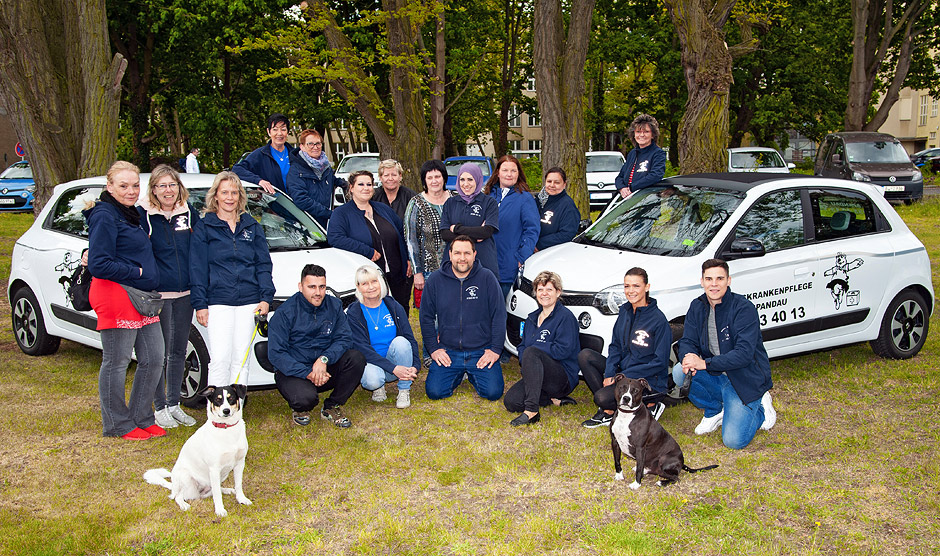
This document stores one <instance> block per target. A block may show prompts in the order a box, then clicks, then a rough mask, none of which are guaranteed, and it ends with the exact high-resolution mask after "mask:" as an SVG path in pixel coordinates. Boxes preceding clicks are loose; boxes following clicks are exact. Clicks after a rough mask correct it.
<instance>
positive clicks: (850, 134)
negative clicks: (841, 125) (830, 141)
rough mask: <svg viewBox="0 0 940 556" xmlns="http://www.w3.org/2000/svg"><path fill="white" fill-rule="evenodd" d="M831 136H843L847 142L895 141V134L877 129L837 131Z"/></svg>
mask: <svg viewBox="0 0 940 556" xmlns="http://www.w3.org/2000/svg"><path fill="white" fill-rule="evenodd" d="M829 136H830V137H841V138H842V140H843V141H845V142H846V143H867V142H869V141H895V140H896V139H895V138H894V135H889V134H887V133H878V132H875V131H837V132H836V133H830V134H829Z"/></svg>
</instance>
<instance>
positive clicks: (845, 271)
mask: <svg viewBox="0 0 940 556" xmlns="http://www.w3.org/2000/svg"><path fill="white" fill-rule="evenodd" d="M863 264H865V261H863V260H862V258H861V257H857V258H856V259H854V260H853V261H852V262H849V260H848V258H847V257H846V256H845V253H838V254H836V263H835V264H834V265H833V266H832V267H831V268H829V269H828V270H826V271H825V272H823V275H824V276H831V278H830V279H829V283H828V284H826V287H827V288H829V291H830V292H831V293H832V301H833V302H834V303H835V306H836V310H839V308H840V307H841V306H842V299H843V298H844V297H845V296H846V295H849V296H851V297H850V299H849V300H848V303H846V305H858V298H859V291H858V290H854V291H851V292H850V291H849V271H852V270H855V269H856V268H858V267H860V266H862V265H863Z"/></svg>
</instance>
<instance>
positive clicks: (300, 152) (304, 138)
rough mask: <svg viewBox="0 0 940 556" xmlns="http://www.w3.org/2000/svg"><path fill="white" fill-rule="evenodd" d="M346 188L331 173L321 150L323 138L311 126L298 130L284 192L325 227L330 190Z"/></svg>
mask: <svg viewBox="0 0 940 556" xmlns="http://www.w3.org/2000/svg"><path fill="white" fill-rule="evenodd" d="M337 186H339V187H346V180H344V179H343V178H337V177H336V176H335V175H334V174H333V168H332V166H330V161H329V159H327V158H326V155H325V154H324V153H323V138H322V137H321V136H320V134H319V133H317V132H316V131H315V130H313V129H306V130H304V131H302V132H301V133H300V148H297V149H294V150H292V151H291V152H290V170H288V171H287V194H288V195H290V196H291V199H293V200H294V204H295V205H297V206H298V207H300V209H301V210H304V211H306V212H307V214H309V215H310V216H312V217H313V218H314V219H316V221H317V222H319V223H320V225H321V226H323V227H324V228H326V224H327V221H329V219H330V214H332V212H333V211H332V210H331V208H330V207H331V206H332V205H333V190H334V189H335V188H336V187H337Z"/></svg>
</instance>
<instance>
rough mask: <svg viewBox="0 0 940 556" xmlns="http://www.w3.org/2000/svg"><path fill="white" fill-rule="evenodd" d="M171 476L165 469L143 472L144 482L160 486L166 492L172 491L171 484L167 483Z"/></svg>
mask: <svg viewBox="0 0 940 556" xmlns="http://www.w3.org/2000/svg"><path fill="white" fill-rule="evenodd" d="M172 476H173V475H172V474H171V473H170V472H169V471H167V470H166V469H163V468H160V469H148V470H147V471H145V472H144V480H145V481H147V482H148V483H150V484H152V485H157V486H162V487H163V488H165V489H167V490H173V483H171V482H170V481H168V480H167V479H169V478H170V477H172Z"/></svg>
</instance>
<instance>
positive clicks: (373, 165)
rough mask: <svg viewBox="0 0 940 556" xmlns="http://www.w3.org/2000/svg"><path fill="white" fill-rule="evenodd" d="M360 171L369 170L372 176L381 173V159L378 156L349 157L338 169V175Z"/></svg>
mask: <svg viewBox="0 0 940 556" xmlns="http://www.w3.org/2000/svg"><path fill="white" fill-rule="evenodd" d="M360 170H367V171H369V172H372V174H378V173H379V157H377V156H347V157H346V158H344V159H343V161H342V162H340V163H339V166H337V168H336V173H337V174H352V173H353V172H358V171H360Z"/></svg>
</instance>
